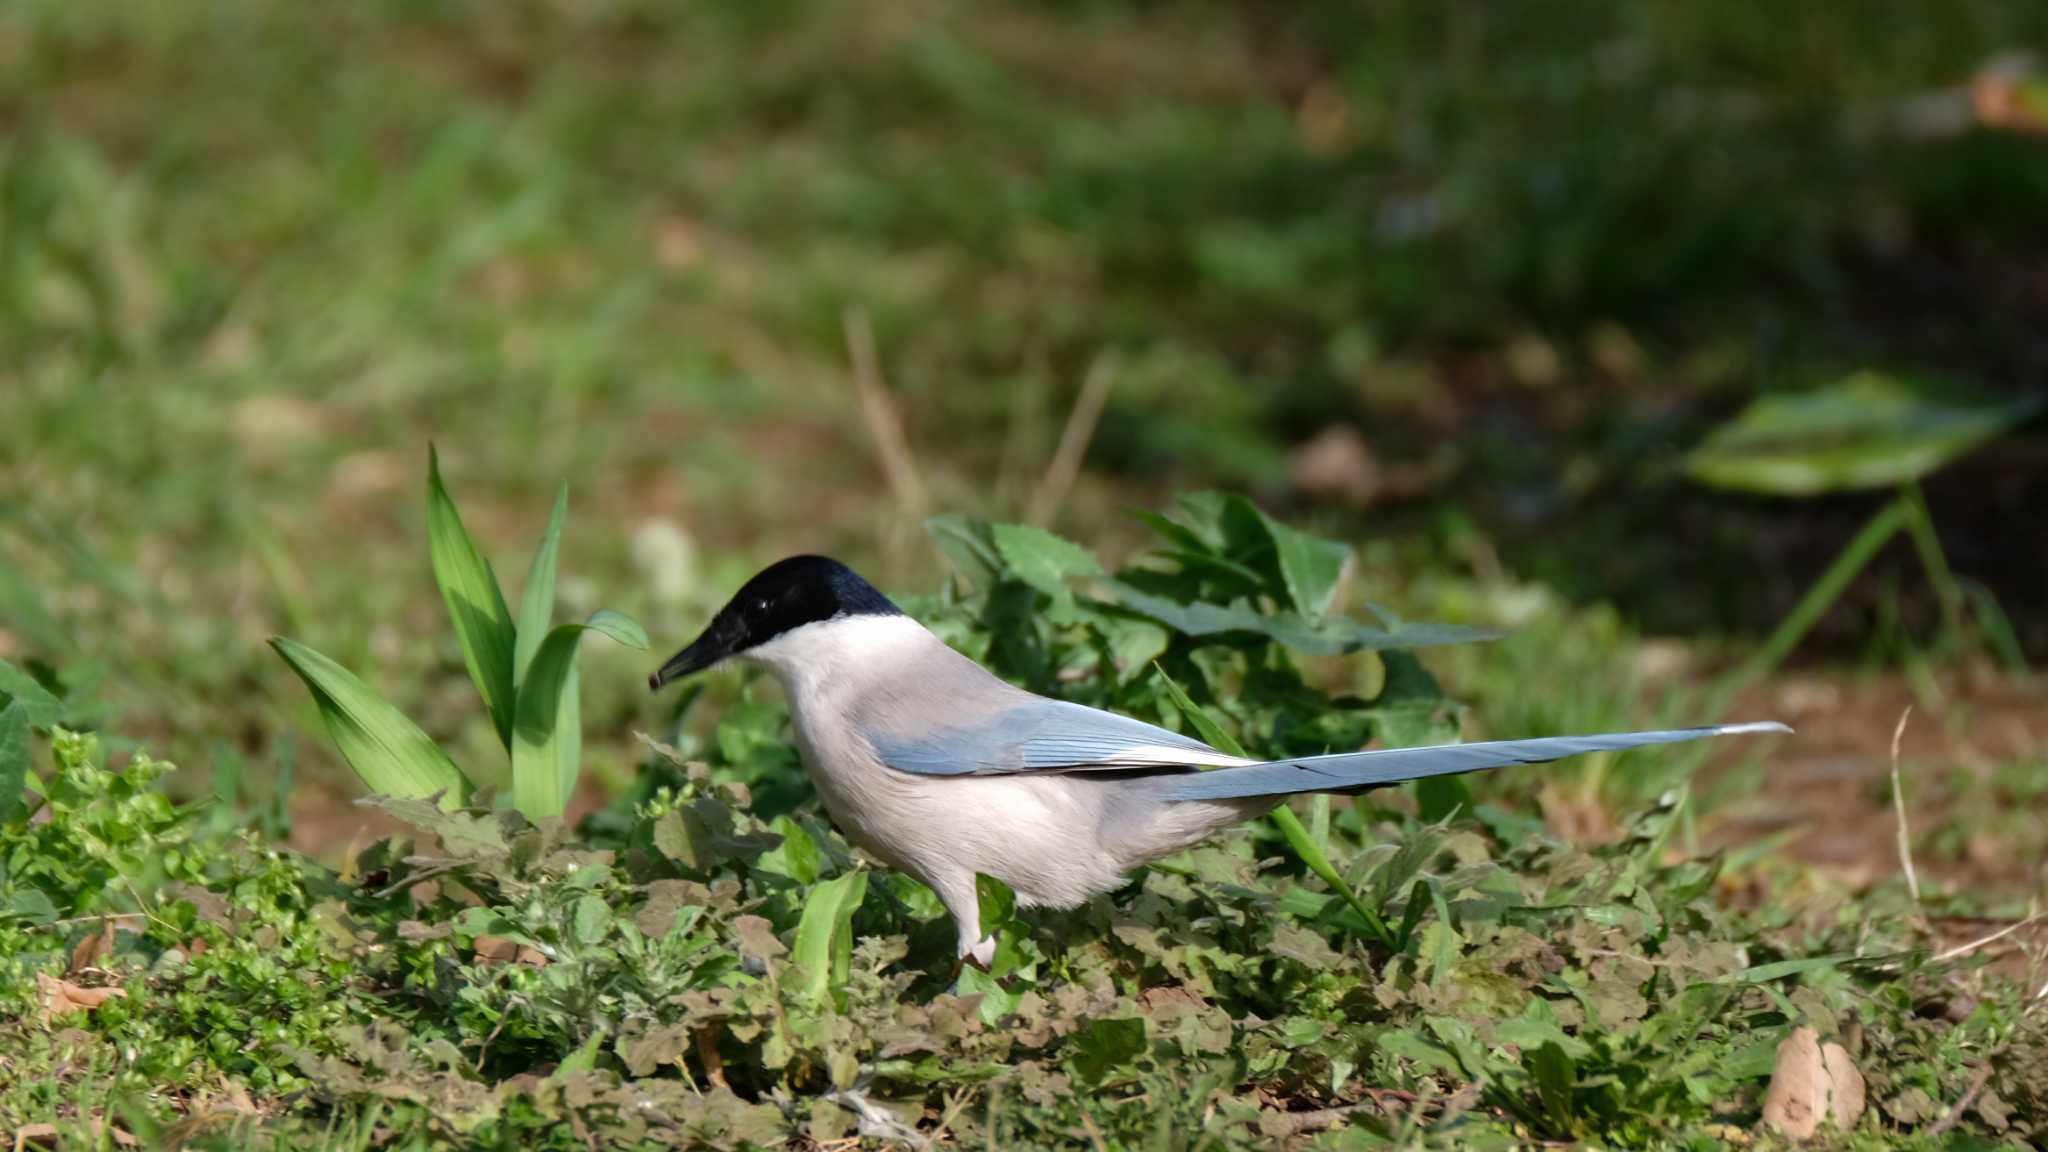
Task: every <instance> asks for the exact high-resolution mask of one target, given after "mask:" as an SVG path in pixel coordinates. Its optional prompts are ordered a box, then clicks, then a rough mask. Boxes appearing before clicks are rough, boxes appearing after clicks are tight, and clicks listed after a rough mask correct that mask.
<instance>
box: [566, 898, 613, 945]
mask: <svg viewBox="0 0 2048 1152" xmlns="http://www.w3.org/2000/svg"><path fill="white" fill-rule="evenodd" d="M611 927H612V910H611V905H609V904H606V903H605V902H604V898H603V897H600V896H594V895H591V896H583V897H580V898H579V899H578V900H577V901H576V918H575V923H574V926H573V928H574V931H575V933H576V942H577V943H579V944H595V943H597V942H598V941H600V940H603V939H604V937H605V933H607V932H609V931H611Z"/></svg>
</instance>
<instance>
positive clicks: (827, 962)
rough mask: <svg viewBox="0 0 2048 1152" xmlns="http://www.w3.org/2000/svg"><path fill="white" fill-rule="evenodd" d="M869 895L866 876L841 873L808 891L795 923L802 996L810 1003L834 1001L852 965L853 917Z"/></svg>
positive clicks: (856, 873) (794, 958)
mask: <svg viewBox="0 0 2048 1152" xmlns="http://www.w3.org/2000/svg"><path fill="white" fill-rule="evenodd" d="M867 891H868V874H867V873H866V872H842V873H840V874H839V875H837V876H834V877H833V878H832V879H830V880H827V881H825V882H824V883H822V884H819V885H817V886H815V887H813V888H812V889H811V894H810V896H809V897H808V898H806V899H805V900H804V911H803V915H802V916H801V917H799V918H798V919H797V923H796V951H795V954H794V955H793V956H792V957H791V959H793V960H794V961H795V962H796V963H797V964H798V965H799V966H801V967H802V968H803V973H804V976H803V978H804V982H803V986H802V989H801V990H802V992H803V993H804V995H806V996H809V997H810V998H811V999H813V1000H823V999H824V998H825V997H826V996H827V995H831V996H833V997H834V998H835V999H836V998H837V996H838V994H839V992H840V991H841V990H843V989H844V988H845V987H846V973H847V970H848V969H849V968H850V967H852V961H853V913H854V910H855V909H857V908H859V907H860V904H861V901H862V900H863V899H865V898H866V896H867Z"/></svg>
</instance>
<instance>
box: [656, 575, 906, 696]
mask: <svg viewBox="0 0 2048 1152" xmlns="http://www.w3.org/2000/svg"><path fill="white" fill-rule="evenodd" d="M902 614H903V612H902V610H901V609H899V608H897V607H896V605H894V604H891V603H890V602H889V598H888V597H887V596H884V595H882V594H881V593H880V592H879V591H876V589H875V586H874V585H872V584H870V583H868V582H867V581H866V580H863V579H861V578H860V574H859V573H857V572H855V571H854V570H853V569H851V568H848V567H847V566H846V565H844V564H841V563H840V562H839V561H837V560H834V559H831V558H830V557H827V556H791V557H790V558H789V559H787V560H778V561H776V562H775V563H773V564H770V565H769V566H768V567H766V568H763V569H762V570H761V571H759V572H757V573H755V574H754V577H753V578H752V579H750V580H748V581H747V582H746V584H745V585H743V586H741V588H740V590H739V591H738V592H736V593H734V594H733V598H732V599H731V600H729V601H727V602H726V605H725V607H723V608H721V609H719V610H718V615H716V616H714V617H712V619H711V623H710V624H709V625H708V626H706V627H705V629H704V633H703V635H701V636H699V637H697V639H696V640H695V641H694V642H693V643H692V644H691V645H690V646H689V647H688V648H685V649H683V650H682V651H681V652H678V653H676V654H675V655H674V656H673V657H671V658H670V659H669V661H668V663H666V664H664V665H662V666H661V671H659V672H656V673H655V674H654V675H653V676H651V677H649V678H648V684H649V686H651V687H654V688H657V689H658V688H660V687H661V686H662V685H664V684H667V683H668V682H669V681H671V680H678V679H681V678H682V677H684V676H688V675H690V674H691V673H692V672H699V671H702V670H703V669H706V668H709V667H711V666H712V665H714V664H717V663H718V662H720V661H722V660H724V659H726V658H727V657H729V656H737V655H739V654H740V653H742V652H745V651H747V650H748V649H750V648H754V647H757V646H758V645H761V644H766V643H767V642H768V641H770V640H773V639H775V638H776V637H777V636H780V635H782V634H783V633H785V632H789V631H793V630H795V629H797V628H801V627H803V626H804V625H806V624H816V623H819V622H821V621H825V620H833V619H837V618H839V617H842V616H901V615H902Z"/></svg>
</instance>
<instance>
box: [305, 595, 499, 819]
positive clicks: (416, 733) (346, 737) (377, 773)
mask: <svg viewBox="0 0 2048 1152" xmlns="http://www.w3.org/2000/svg"><path fill="white" fill-rule="evenodd" d="M270 646H271V647H272V648H275V649H276V650H277V654H278V655H279V656H282V657H284V662H285V663H286V664H289V665H291V669H292V671H294V672H296V673H298V674H299V679H301V680H303V681H305V683H306V688H307V690H309V691H310V692H312V693H313V702H314V703H315V704H316V705H318V706H319V708H320V719H321V721H322V722H323V723H325V724H326V725H327V734H328V735H329V736H331V737H333V739H334V744H335V746H336V747H337V748H339V749H341V756H342V759H344V760H347V761H348V765H349V767H351V768H353V769H355V772H356V775H357V776H359V777H361V778H362V781H363V784H364V785H365V786H366V787H368V788H369V789H370V790H371V791H372V792H377V793H381V794H383V795H386V796H400V797H409V798H420V797H428V796H434V795H436V794H439V796H440V798H441V801H440V802H441V806H442V807H444V808H453V807H456V806H458V805H460V804H461V803H462V801H463V799H464V798H465V797H466V796H467V794H468V781H466V780H465V779H464V778H463V775H462V772H461V771H460V770H459V769H457V768H456V767H455V762H454V761H452V760H450V759H448V755H447V753H445V752H443V751H441V748H440V745H438V744H435V743H434V741H433V739H432V738H431V737H429V736H428V735H427V734H426V733H425V732H422V731H420V729H419V725H417V724H414V723H413V722H412V721H410V720H408V719H406V718H405V714H404V713H402V712H400V711H399V710H398V709H396V708H394V707H392V706H391V705H390V704H388V703H386V702H385V700H384V698H383V697H381V696H379V695H377V694H376V693H375V692H373V691H371V690H370V688H369V687H368V686H367V685H365V684H364V683H363V682H362V681H361V680H358V679H356V677H355V674H354V673H352V672H350V671H349V670H348V669H346V668H343V667H342V666H341V665H339V664H336V663H335V662H334V661H332V660H329V659H328V658H327V657H325V656H322V655H321V654H320V653H318V652H315V651H314V650H313V649H311V648H308V647H306V646H305V645H303V644H300V643H298V642H296V641H293V640H287V639H285V638H284V637H282V636H278V637H273V638H272V639H271V641H270Z"/></svg>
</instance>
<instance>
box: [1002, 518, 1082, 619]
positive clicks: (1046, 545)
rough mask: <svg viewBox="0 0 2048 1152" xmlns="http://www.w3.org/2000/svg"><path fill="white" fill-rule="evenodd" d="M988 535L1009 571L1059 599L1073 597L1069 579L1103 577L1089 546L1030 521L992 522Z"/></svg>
mask: <svg viewBox="0 0 2048 1152" xmlns="http://www.w3.org/2000/svg"><path fill="white" fill-rule="evenodd" d="M989 537H990V539H991V540H993V541H994V543H995V547H996V552H997V554H999V555H1000V556H1001V557H1002V559H1003V565H1004V567H1005V568H1006V569H1008V571H1009V574H1010V575H1012V576H1014V577H1016V578H1017V579H1019V580H1022V581H1023V582H1024V583H1026V584H1029V585H1030V586H1031V587H1033V588H1035V589H1037V590H1038V591H1040V592H1043V593H1044V594H1045V595H1047V596H1050V597H1051V598H1052V599H1054V600H1056V601H1061V600H1070V599H1071V598H1072V597H1073V593H1072V591H1070V590H1069V589H1068V588H1067V581H1068V580H1069V579H1070V578H1073V577H1077V576H1100V575H1101V574H1102V563H1101V562H1100V561H1098V560H1097V559H1096V558H1095V556H1094V554H1092V553H1090V552H1089V551H1088V550H1087V549H1085V548H1083V547H1081V546H1080V545H1079V544H1075V543H1073V542H1072V541H1069V540H1063V539H1061V538H1060V537H1058V536H1055V535H1053V534H1052V533H1050V532H1047V531H1046V530H1045V529H1043V528H1034V527H1032V526H1031V525H1029V524H992V525H990V526H989Z"/></svg>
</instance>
